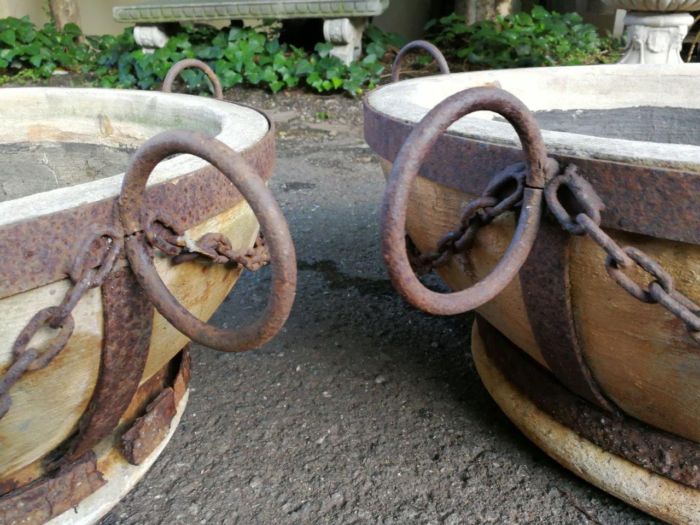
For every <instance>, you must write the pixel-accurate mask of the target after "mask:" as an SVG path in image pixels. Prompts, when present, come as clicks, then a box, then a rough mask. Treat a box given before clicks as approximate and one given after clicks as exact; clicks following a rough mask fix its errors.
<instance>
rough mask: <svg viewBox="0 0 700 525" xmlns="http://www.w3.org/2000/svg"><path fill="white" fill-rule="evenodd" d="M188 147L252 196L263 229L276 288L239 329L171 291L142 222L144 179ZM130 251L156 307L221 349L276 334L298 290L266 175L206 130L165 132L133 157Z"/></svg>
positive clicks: (123, 209)
mask: <svg viewBox="0 0 700 525" xmlns="http://www.w3.org/2000/svg"><path fill="white" fill-rule="evenodd" d="M178 153H187V154H190V155H194V156H196V157H200V158H202V159H204V160H206V161H208V162H210V163H211V164H212V165H214V167H216V168H217V169H218V170H219V171H221V172H222V173H223V174H224V175H225V176H226V177H227V178H228V179H229V180H230V181H231V183H233V184H234V186H235V187H236V188H237V189H238V190H239V191H240V192H241V194H242V195H243V196H244V198H245V199H246V200H247V201H248V204H250V206H251V208H252V209H253V212H254V213H255V215H256V217H257V218H258V221H259V222H260V227H261V230H262V232H263V233H264V235H265V239H266V241H267V243H268V246H269V250H270V257H271V261H272V262H273V265H272V288H271V291H270V295H269V297H268V302H267V306H266V308H265V310H264V312H263V313H262V315H261V316H260V317H259V318H258V319H257V320H256V321H255V322H254V323H252V324H250V325H248V326H245V327H243V328H239V329H236V330H222V329H220V328H216V327H214V326H211V325H208V324H206V323H204V322H202V321H200V320H199V319H197V318H196V317H193V316H192V315H191V314H190V313H189V312H188V311H187V310H186V309H185V308H184V307H183V306H182V305H181V304H180V303H179V302H178V301H177V300H176V299H175V298H174V297H173V296H172V294H171V293H170V291H169V290H168V289H167V287H166V286H165V284H164V283H163V281H162V280H161V279H160V277H159V276H158V272H157V271H156V269H155V267H154V265H153V259H152V254H151V253H150V252H151V250H149V247H148V245H147V241H146V239H145V234H144V225H142V224H141V217H142V216H143V215H142V209H143V206H144V193H145V188H146V182H147V180H148V178H149V176H150V174H151V172H152V171H153V169H154V168H155V167H156V165H157V164H158V163H159V162H161V161H162V160H163V159H165V158H166V157H168V156H170V155H174V154H178ZM119 213H120V217H121V221H122V225H123V227H124V230H125V235H126V240H125V247H126V255H127V257H128V259H129V262H130V263H131V267H132V270H133V271H134V274H135V275H136V278H137V280H138V281H139V284H141V286H142V287H143V288H144V289H145V290H146V293H147V294H148V296H149V298H150V299H151V301H152V302H153V304H154V306H155V307H156V309H157V310H158V311H159V312H160V313H161V314H162V315H163V317H165V318H166V319H167V320H168V321H169V322H170V323H171V324H172V325H173V326H174V327H175V328H177V329H178V330H179V331H180V332H182V333H183V334H185V335H187V336H188V337H189V338H190V339H192V340H193V341H196V342H198V343H201V344H203V345H205V346H208V347H210V348H213V349H215V350H219V351H221V352H241V351H244V350H250V349H252V348H256V347H258V346H260V345H262V344H264V343H265V342H267V341H269V340H270V339H272V338H273V337H274V336H275V335H276V334H277V332H278V331H279V330H280V329H281V328H282V326H283V325H284V323H285V321H286V320H287V318H288V317H289V312H290V311H291V308H292V304H293V302H294V295H295V292H296V280H297V265H296V255H295V252H294V243H293V242H292V238H291V235H290V233H289V228H288V226H287V221H286V220H285V218H284V215H283V214H282V210H281V209H280V207H279V205H278V204H277V201H276V200H275V198H274V197H273V195H272V193H271V192H270V191H269V190H268V189H267V186H266V185H265V183H264V181H263V179H262V178H261V177H260V176H259V175H258V174H257V173H256V172H255V171H254V169H253V168H252V167H251V166H250V164H249V163H248V162H247V161H246V160H245V159H243V157H242V156H241V155H240V154H239V153H237V152H235V151H233V150H232V149H231V148H229V147H228V146H226V145H225V144H223V143H222V142H220V141H218V140H216V139H214V138H211V137H209V136H207V135H205V134H203V133H197V132H192V131H185V130H178V131H166V132H164V133H161V134H159V135H157V136H155V137H153V138H152V139H150V140H148V141H147V142H146V143H144V144H143V146H141V148H139V149H138V150H137V151H136V153H135V154H134V156H133V157H132V159H131V162H130V164H129V167H128V169H127V172H126V176H125V177H124V183H123V185H122V190H121V195H120V196H119Z"/></svg>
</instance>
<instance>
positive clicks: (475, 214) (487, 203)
mask: <svg viewBox="0 0 700 525" xmlns="http://www.w3.org/2000/svg"><path fill="white" fill-rule="evenodd" d="M497 204H498V199H496V197H493V196H489V195H482V196H481V197H477V198H476V199H474V200H473V201H470V202H469V203H468V204H467V205H466V206H465V207H464V209H463V210H462V218H461V219H460V221H459V222H460V225H461V226H462V228H468V227H469V226H470V225H471V224H472V222H473V221H474V220H475V219H476V220H483V218H484V217H486V214H484V215H479V212H481V211H483V210H486V209H487V208H493V207H494V206H496V205H497Z"/></svg>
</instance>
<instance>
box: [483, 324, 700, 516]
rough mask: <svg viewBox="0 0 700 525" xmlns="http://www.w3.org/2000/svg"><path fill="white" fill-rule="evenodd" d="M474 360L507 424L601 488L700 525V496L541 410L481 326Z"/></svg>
mask: <svg viewBox="0 0 700 525" xmlns="http://www.w3.org/2000/svg"><path fill="white" fill-rule="evenodd" d="M472 354H473V356H474V362H475V365H476V368H477V371H478V373H479V376H480V377H481V380H482V381H483V383H484V385H485V386H486V389H487V390H488V391H489V394H491V397H493V399H494V400H495V401H496V403H497V404H498V406H499V407H500V408H501V410H503V412H504V413H505V414H506V416H508V418H509V419H510V420H511V421H512V422H513V423H514V424H515V425H516V426H517V427H518V428H519V429H520V430H521V431H522V432H523V433H524V434H525V435H526V436H527V437H528V438H529V439H530V440H531V441H532V442H533V443H535V444H536V445H537V446H538V447H539V448H541V449H542V450H544V451H545V452H546V453H547V454H548V455H549V456H550V457H552V458H553V459H554V460H555V461H557V462H558V463H559V464H561V465H562V466H564V467H566V468H567V469H569V470H571V471H572V472H574V473H575V474H576V475H578V476H580V477H582V478H583V479H585V480H586V481H588V482H590V483H592V484H593V485H595V486H597V487H598V488H600V489H602V490H604V491H606V492H608V493H610V494H612V495H614V496H616V497H618V498H620V499H621V500H623V501H625V502H626V503H628V504H630V505H632V506H634V507H637V508H638V509H641V510H643V511H644V512H647V513H649V514H651V515H653V516H655V517H657V518H660V519H662V520H664V521H667V522H669V523H678V524H688V523H700V490H696V489H693V488H690V487H688V486H686V485H683V484H681V483H677V482H674V481H672V480H670V479H668V478H666V477H663V476H661V475H659V474H655V473H653V472H650V471H648V470H646V469H644V468H642V467H640V466H638V465H635V464H634V463H632V462H630V461H628V460H626V459H623V458H622V457H620V456H617V455H615V454H612V453H610V452H608V451H606V450H604V449H602V448H601V447H599V446H597V445H595V444H594V443H592V442H591V441H588V440H587V439H584V438H582V437H581V436H579V435H578V434H577V433H576V432H574V431H573V430H571V429H570V428H568V427H566V426H564V425H562V424H561V423H559V422H558V421H556V420H555V419H554V418H552V417H551V416H550V415H549V414H547V413H546V412H544V411H543V410H541V409H540V408H538V407H537V406H536V405H535V403H533V402H532V401H531V400H530V399H529V398H528V397H527V396H526V395H525V394H524V393H523V392H522V391H521V390H519V389H518V388H517V387H516V386H515V385H514V384H513V383H511V382H510V381H509V380H508V379H507V378H506V377H505V375H504V373H503V372H502V371H501V369H500V368H499V365H498V364H497V363H496V362H495V361H494V360H493V359H492V358H491V357H490V356H489V355H488V353H487V350H486V345H485V343H484V339H483V338H482V336H481V334H480V333H479V327H478V325H477V323H476V322H475V323H474V326H473V329H472Z"/></svg>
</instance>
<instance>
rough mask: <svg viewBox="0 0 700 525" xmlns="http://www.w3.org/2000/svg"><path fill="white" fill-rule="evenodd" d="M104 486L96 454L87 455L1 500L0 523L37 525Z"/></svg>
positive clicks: (0, 498) (7, 524) (73, 505)
mask: <svg viewBox="0 0 700 525" xmlns="http://www.w3.org/2000/svg"><path fill="white" fill-rule="evenodd" d="M104 484H105V480H104V479H103V478H102V474H100V472H99V471H98V470H97V465H96V462H95V454H94V453H92V452H90V453H88V454H85V455H84V456H83V457H82V458H80V459H79V460H78V461H76V462H75V463H72V464H70V465H67V466H66V467H64V468H62V469H60V470H59V471H58V472H57V473H56V475H54V476H51V477H44V478H41V479H40V480H37V481H35V482H33V483H31V484H29V485H27V486H26V487H23V488H21V489H19V490H16V491H14V492H11V493H10V494H7V495H5V496H2V497H0V523H3V524H6V525H12V524H20V523H21V524H22V525H40V524H42V523H45V522H47V521H48V520H50V519H51V518H54V517H56V516H58V515H59V514H62V513H63V512H66V511H67V510H69V509H70V508H71V507H75V506H76V505H77V504H78V503H80V501H82V500H83V499H85V498H86V497H88V496H89V495H90V494H92V493H93V492H95V491H96V490H97V489H99V488H100V487H102V486H103V485H104Z"/></svg>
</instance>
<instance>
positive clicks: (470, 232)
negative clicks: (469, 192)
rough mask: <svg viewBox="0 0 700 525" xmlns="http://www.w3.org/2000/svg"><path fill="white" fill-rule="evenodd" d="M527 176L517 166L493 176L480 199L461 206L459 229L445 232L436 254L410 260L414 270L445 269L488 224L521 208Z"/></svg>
mask: <svg viewBox="0 0 700 525" xmlns="http://www.w3.org/2000/svg"><path fill="white" fill-rule="evenodd" d="M526 174H527V166H526V165H525V164H524V163H519V164H514V165H512V166H509V167H508V168H506V169H505V170H503V171H501V172H500V173H499V174H498V175H496V176H495V177H494V178H493V179H492V181H491V182H490V183H489V185H488V187H487V188H486V190H484V192H483V193H482V194H481V196H480V197H478V198H476V199H474V200H473V201H471V202H470V203H469V204H467V205H466V206H465V207H464V209H463V210H462V217H461V220H460V227H459V229H457V230H454V231H451V232H448V233H447V234H445V235H444V236H443V237H442V238H441V239H440V240H438V242H437V247H436V249H435V251H433V252H428V253H423V254H420V253H419V254H417V255H416V256H414V258H413V259H411V260H410V263H411V267H412V268H413V271H414V272H415V273H417V274H419V275H421V274H423V273H428V272H430V271H432V270H435V269H437V268H440V267H441V266H444V265H445V264H447V263H448V261H449V260H450V259H451V258H452V256H454V255H455V254H457V253H464V252H466V251H467V250H469V249H470V248H471V247H472V245H473V244H474V240H475V239H476V234H477V232H478V231H479V229H480V228H481V227H482V226H486V225H488V224H491V223H492V222H493V221H494V219H496V218H497V217H499V216H500V215H502V214H504V213H506V212H509V211H513V210H514V209H515V208H518V207H520V205H521V204H522V199H523V194H524V191H525V176H526ZM511 186H513V187H512V188H511ZM504 190H510V193H506V194H505V195H503V192H504Z"/></svg>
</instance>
